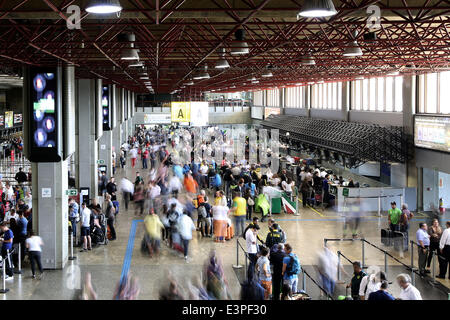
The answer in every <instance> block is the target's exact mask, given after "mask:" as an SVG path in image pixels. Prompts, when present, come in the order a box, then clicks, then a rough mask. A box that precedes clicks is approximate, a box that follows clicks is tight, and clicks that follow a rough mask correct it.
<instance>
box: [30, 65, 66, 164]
mask: <svg viewBox="0 0 450 320" xmlns="http://www.w3.org/2000/svg"><path fill="white" fill-rule="evenodd" d="M24 107H25V108H24V110H25V112H26V114H25V123H24V129H25V132H24V136H25V139H26V141H25V144H27V149H26V152H27V153H29V154H28V155H27V157H28V159H29V160H30V161H33V162H59V161H61V158H62V131H61V116H62V115H61V110H62V69H61V68H60V67H30V68H28V69H26V72H25V77H24Z"/></svg>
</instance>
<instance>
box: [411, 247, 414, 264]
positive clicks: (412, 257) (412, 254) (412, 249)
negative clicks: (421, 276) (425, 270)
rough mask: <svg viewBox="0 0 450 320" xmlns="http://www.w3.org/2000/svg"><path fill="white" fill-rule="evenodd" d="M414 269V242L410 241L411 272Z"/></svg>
mask: <svg viewBox="0 0 450 320" xmlns="http://www.w3.org/2000/svg"><path fill="white" fill-rule="evenodd" d="M412 269H414V242H413V241H412V240H411V270H412Z"/></svg>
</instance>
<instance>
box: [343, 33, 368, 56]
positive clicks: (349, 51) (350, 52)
mask: <svg viewBox="0 0 450 320" xmlns="http://www.w3.org/2000/svg"><path fill="white" fill-rule="evenodd" d="M357 36H358V31H355V32H354V33H353V38H354V39H355V40H353V41H352V42H350V43H349V46H348V47H347V48H345V50H344V53H343V56H344V57H356V56H362V55H363V52H362V50H361V48H360V47H359V45H358V42H357V41H356V37H357Z"/></svg>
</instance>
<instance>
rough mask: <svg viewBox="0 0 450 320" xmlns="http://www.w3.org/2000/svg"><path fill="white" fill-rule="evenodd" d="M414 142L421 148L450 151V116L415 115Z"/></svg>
mask: <svg viewBox="0 0 450 320" xmlns="http://www.w3.org/2000/svg"><path fill="white" fill-rule="evenodd" d="M414 144H415V146H416V147H419V148H426V149H432V150H438V151H443V152H450V117H436V116H418V115H416V116H415V117H414Z"/></svg>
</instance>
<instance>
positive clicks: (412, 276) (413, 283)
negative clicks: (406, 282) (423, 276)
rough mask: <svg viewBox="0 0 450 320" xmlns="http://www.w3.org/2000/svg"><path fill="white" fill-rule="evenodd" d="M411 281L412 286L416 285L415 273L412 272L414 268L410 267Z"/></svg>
mask: <svg viewBox="0 0 450 320" xmlns="http://www.w3.org/2000/svg"><path fill="white" fill-rule="evenodd" d="M411 283H412V285H413V286H416V273H415V272H414V268H412V269H411Z"/></svg>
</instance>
